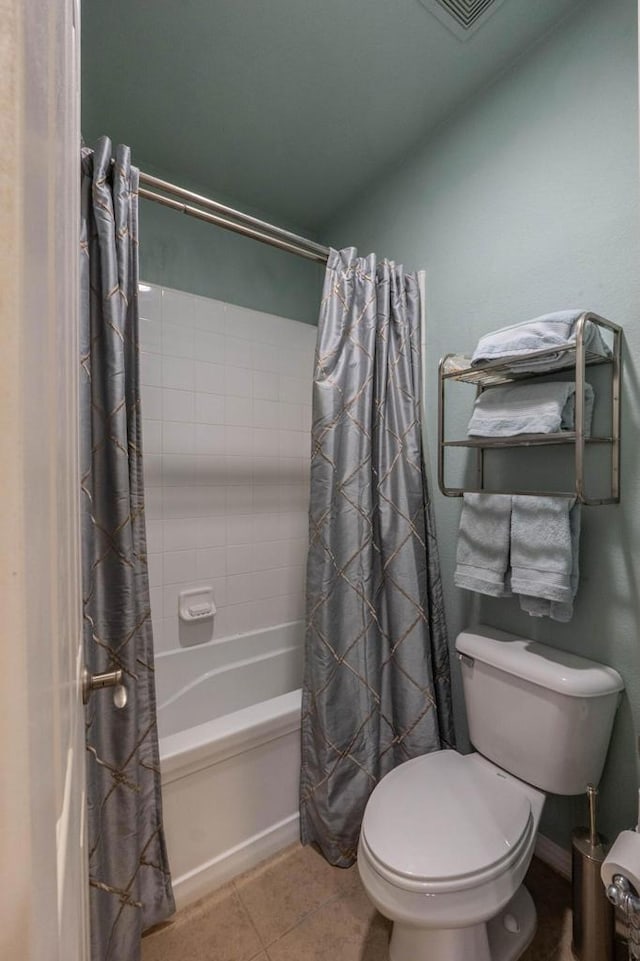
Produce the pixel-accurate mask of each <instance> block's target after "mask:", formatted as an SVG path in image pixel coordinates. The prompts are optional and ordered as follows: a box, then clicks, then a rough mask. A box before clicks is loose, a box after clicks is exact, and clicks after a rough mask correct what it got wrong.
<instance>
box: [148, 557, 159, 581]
mask: <svg viewBox="0 0 640 961" xmlns="http://www.w3.org/2000/svg"><path fill="white" fill-rule="evenodd" d="M147 566H148V571H149V587H162V567H163V555H162V554H148V555H147Z"/></svg>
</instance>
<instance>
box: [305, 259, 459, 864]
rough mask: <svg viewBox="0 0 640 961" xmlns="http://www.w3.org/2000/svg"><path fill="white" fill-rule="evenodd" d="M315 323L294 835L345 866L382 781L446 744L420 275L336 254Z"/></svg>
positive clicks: (443, 639) (448, 718)
mask: <svg viewBox="0 0 640 961" xmlns="http://www.w3.org/2000/svg"><path fill="white" fill-rule="evenodd" d="M318 326H319V329H318V344H317V352H316V369H315V376H314V392H313V428H312V455H311V504H310V515H309V525H310V526H309V537H310V545H309V556H308V565H307V633H306V650H305V674H304V684H303V695H302V773H301V781H300V817H301V836H302V840H303V843H310V842H314V843H316V844H317V845H318V846H319V847H320V848H321V850H322V851H323V853H324V855H325V856H326V858H327V859H328V860H329V861H330V862H331V863H332V864H336V865H340V866H343V867H347V866H348V865H350V864H352V863H353V861H354V860H355V857H356V851H357V844H358V835H359V831H360V824H361V820H362V815H363V812H364V808H365V805H366V802H367V799H368V797H369V795H370V793H371V791H372V790H373V788H374V787H375V785H376V783H377V782H378V781H379V779H380V778H381V777H383V776H384V775H385V774H386V773H387V772H388V771H390V770H391V769H392V768H393V767H395V766H396V765H397V764H399V763H401V762H402V761H406V760H408V759H409V758H413V757H416V756H417V755H420V754H425V753H427V752H429V751H434V750H437V749H439V748H440V747H442V746H445V745H446V746H452V745H453V743H454V734H453V722H452V709H451V693H450V675H449V654H448V644H447V632H446V626H445V616H444V606H443V599H442V585H441V581H440V570H439V561H438V551H437V544H436V539H435V528H434V522H433V517H432V514H431V506H430V502H429V495H428V491H427V479H426V476H425V469H424V460H423V450H422V438H421V429H420V366H421V365H420V349H421V348H420V291H419V286H418V280H417V277H416V276H415V275H414V274H405V273H404V271H403V268H402V267H400V266H396V265H395V264H393V263H391V262H389V261H382V262H381V263H376V258H375V256H374V255H373V254H372V255H370V256H369V257H366V258H358V257H357V252H356V250H355V249H353V248H349V249H346V250H343V251H341V252H337V251H335V250H332V251H331V252H330V255H329V262H328V264H327V272H326V276H325V283H324V291H323V299H322V305H321V308H320V318H319V322H318Z"/></svg>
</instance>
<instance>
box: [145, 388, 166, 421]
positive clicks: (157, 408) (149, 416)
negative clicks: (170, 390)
mask: <svg viewBox="0 0 640 961" xmlns="http://www.w3.org/2000/svg"><path fill="white" fill-rule="evenodd" d="M140 405H141V410H142V416H143V418H145V419H146V420H162V390H161V389H160V387H145V386H144V385H143V386H142V387H141V388H140Z"/></svg>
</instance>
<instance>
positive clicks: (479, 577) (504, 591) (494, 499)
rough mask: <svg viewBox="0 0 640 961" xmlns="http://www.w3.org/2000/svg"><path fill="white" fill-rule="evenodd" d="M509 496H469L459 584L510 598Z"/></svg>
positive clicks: (462, 525) (459, 547)
mask: <svg viewBox="0 0 640 961" xmlns="http://www.w3.org/2000/svg"><path fill="white" fill-rule="evenodd" d="M510 527H511V496H510V495H509V494H465V495H464V502H463V505H462V514H461V515H460V529H459V531H458V545H457V549H456V562H457V566H456V570H455V573H454V575H453V579H454V582H455V584H456V585H457V586H458V587H464V588H466V590H468V591H477V592H478V593H479V594H489V595H490V596H492V597H509V596H510V594H511V590H510V587H509V580H508V577H507V576H506V575H507V571H508V568H509V532H510Z"/></svg>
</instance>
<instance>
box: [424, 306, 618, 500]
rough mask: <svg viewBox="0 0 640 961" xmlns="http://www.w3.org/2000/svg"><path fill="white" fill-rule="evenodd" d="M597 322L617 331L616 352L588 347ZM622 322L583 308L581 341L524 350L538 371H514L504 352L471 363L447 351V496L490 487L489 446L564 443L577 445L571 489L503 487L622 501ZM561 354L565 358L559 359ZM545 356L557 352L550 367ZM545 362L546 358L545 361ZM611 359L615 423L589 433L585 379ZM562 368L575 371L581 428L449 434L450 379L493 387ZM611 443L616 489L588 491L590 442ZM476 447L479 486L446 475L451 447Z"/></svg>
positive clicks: (441, 397) (441, 462) (441, 389)
mask: <svg viewBox="0 0 640 961" xmlns="http://www.w3.org/2000/svg"><path fill="white" fill-rule="evenodd" d="M588 322H590V323H594V324H597V325H598V326H599V327H602V328H604V330H605V331H609V332H610V335H611V336H612V340H613V343H612V344H611V356H610V357H605V356H603V355H602V354H599V353H593V352H591V351H588V350H587V349H586V348H585V343H584V341H585V326H586V324H587V323H588ZM621 339H622V328H621V327H619V326H618V325H617V324H614V323H612V322H611V321H610V320H606V319H605V318H604V317H600V316H599V315H598V314H593V313H590V312H586V313H584V314H582V316H581V317H580V319H579V320H578V322H577V324H576V343H575V345H571V346H569V347H564V348H560V349H559V348H557V347H554V348H551V349H549V350H538V351H532V352H531V353H530V354H526V355H520V356H519V357H518V362H519V363H523V362H527V361H534V362H535V363H536V364H540V365H541V366H540V369H539V370H536V371H535V372H531V371H527V372H523V371H514V370H512V369H510V363H512V361H509V360H505V359H503V358H501V359H499V360H495V361H490V362H488V363H484V364H482V366H477V367H471V365H470V360H469V358H468V357H463V356H460V355H458V354H447V355H446V356H445V357H443V358H442V360H441V361H440V364H439V367H438V485H439V487H440V490H441V491H442V493H443V494H444V495H445V496H446V497H462V495H463V494H466V493H481V492H487V491H488V490H489V489H488V488H487V487H486V485H485V457H484V452H485V451H486V450H496V449H508V448H519V447H552V446H558V445H573V446H574V448H575V454H574V460H575V487H574V489H573V490H571V491H542V490H500V491H499V493H505V494H520V495H530V496H549V497H552V496H564V497H573V496H575V497H576V498H577V499H578V501H579V502H580V503H582V504H587V505H592V506H594V505H601V504H617V503H618V502H619V501H620V378H621V368H620V358H621ZM558 354H560V355H562V360H561V361H558ZM545 358H551V359H553V360H554V363H553V365H552V366H550V367H549V368H546V367H544V361H545ZM541 362H542V363H541ZM603 364H606V365H608V367H609V368H610V371H611V376H610V379H609V380H610V390H611V398H610V411H611V424H610V428H609V429H607V432H606V435H605V436H594V437H586V436H585V429H584V425H585V403H584V389H585V388H584V385H585V370H586V368H587V367H591V366H596V365H603ZM561 371H571V372H573V374H574V377H575V383H576V398H575V430H574V431H560V432H557V433H551V434H518V435H514V436H510V437H466V438H463V439H460V440H446V439H445V395H446V391H445V388H446V384H447V382H448V381H454V382H461V383H466V384H474V385H475V386H476V388H477V392H478V393H481V392H482V391H483V390H488V389H490V388H491V387H497V386H499V385H502V384H509V383H513V382H515V381H520V380H531V379H533V378H540V377H542V376H548V375H549V374H556V373H558V372H561ZM592 444H596V445H602V444H604V445H608V446H609V447H610V472H611V484H610V491H608V492H607V496H605V497H589V496H587V494H586V492H585V456H584V453H585V448H586V446H587V445H592ZM464 447H467V448H473V449H475V450H476V455H477V456H476V471H475V475H476V486H474V487H450V486H448V485H447V483H446V481H445V452H446V450H447V448H464Z"/></svg>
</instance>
